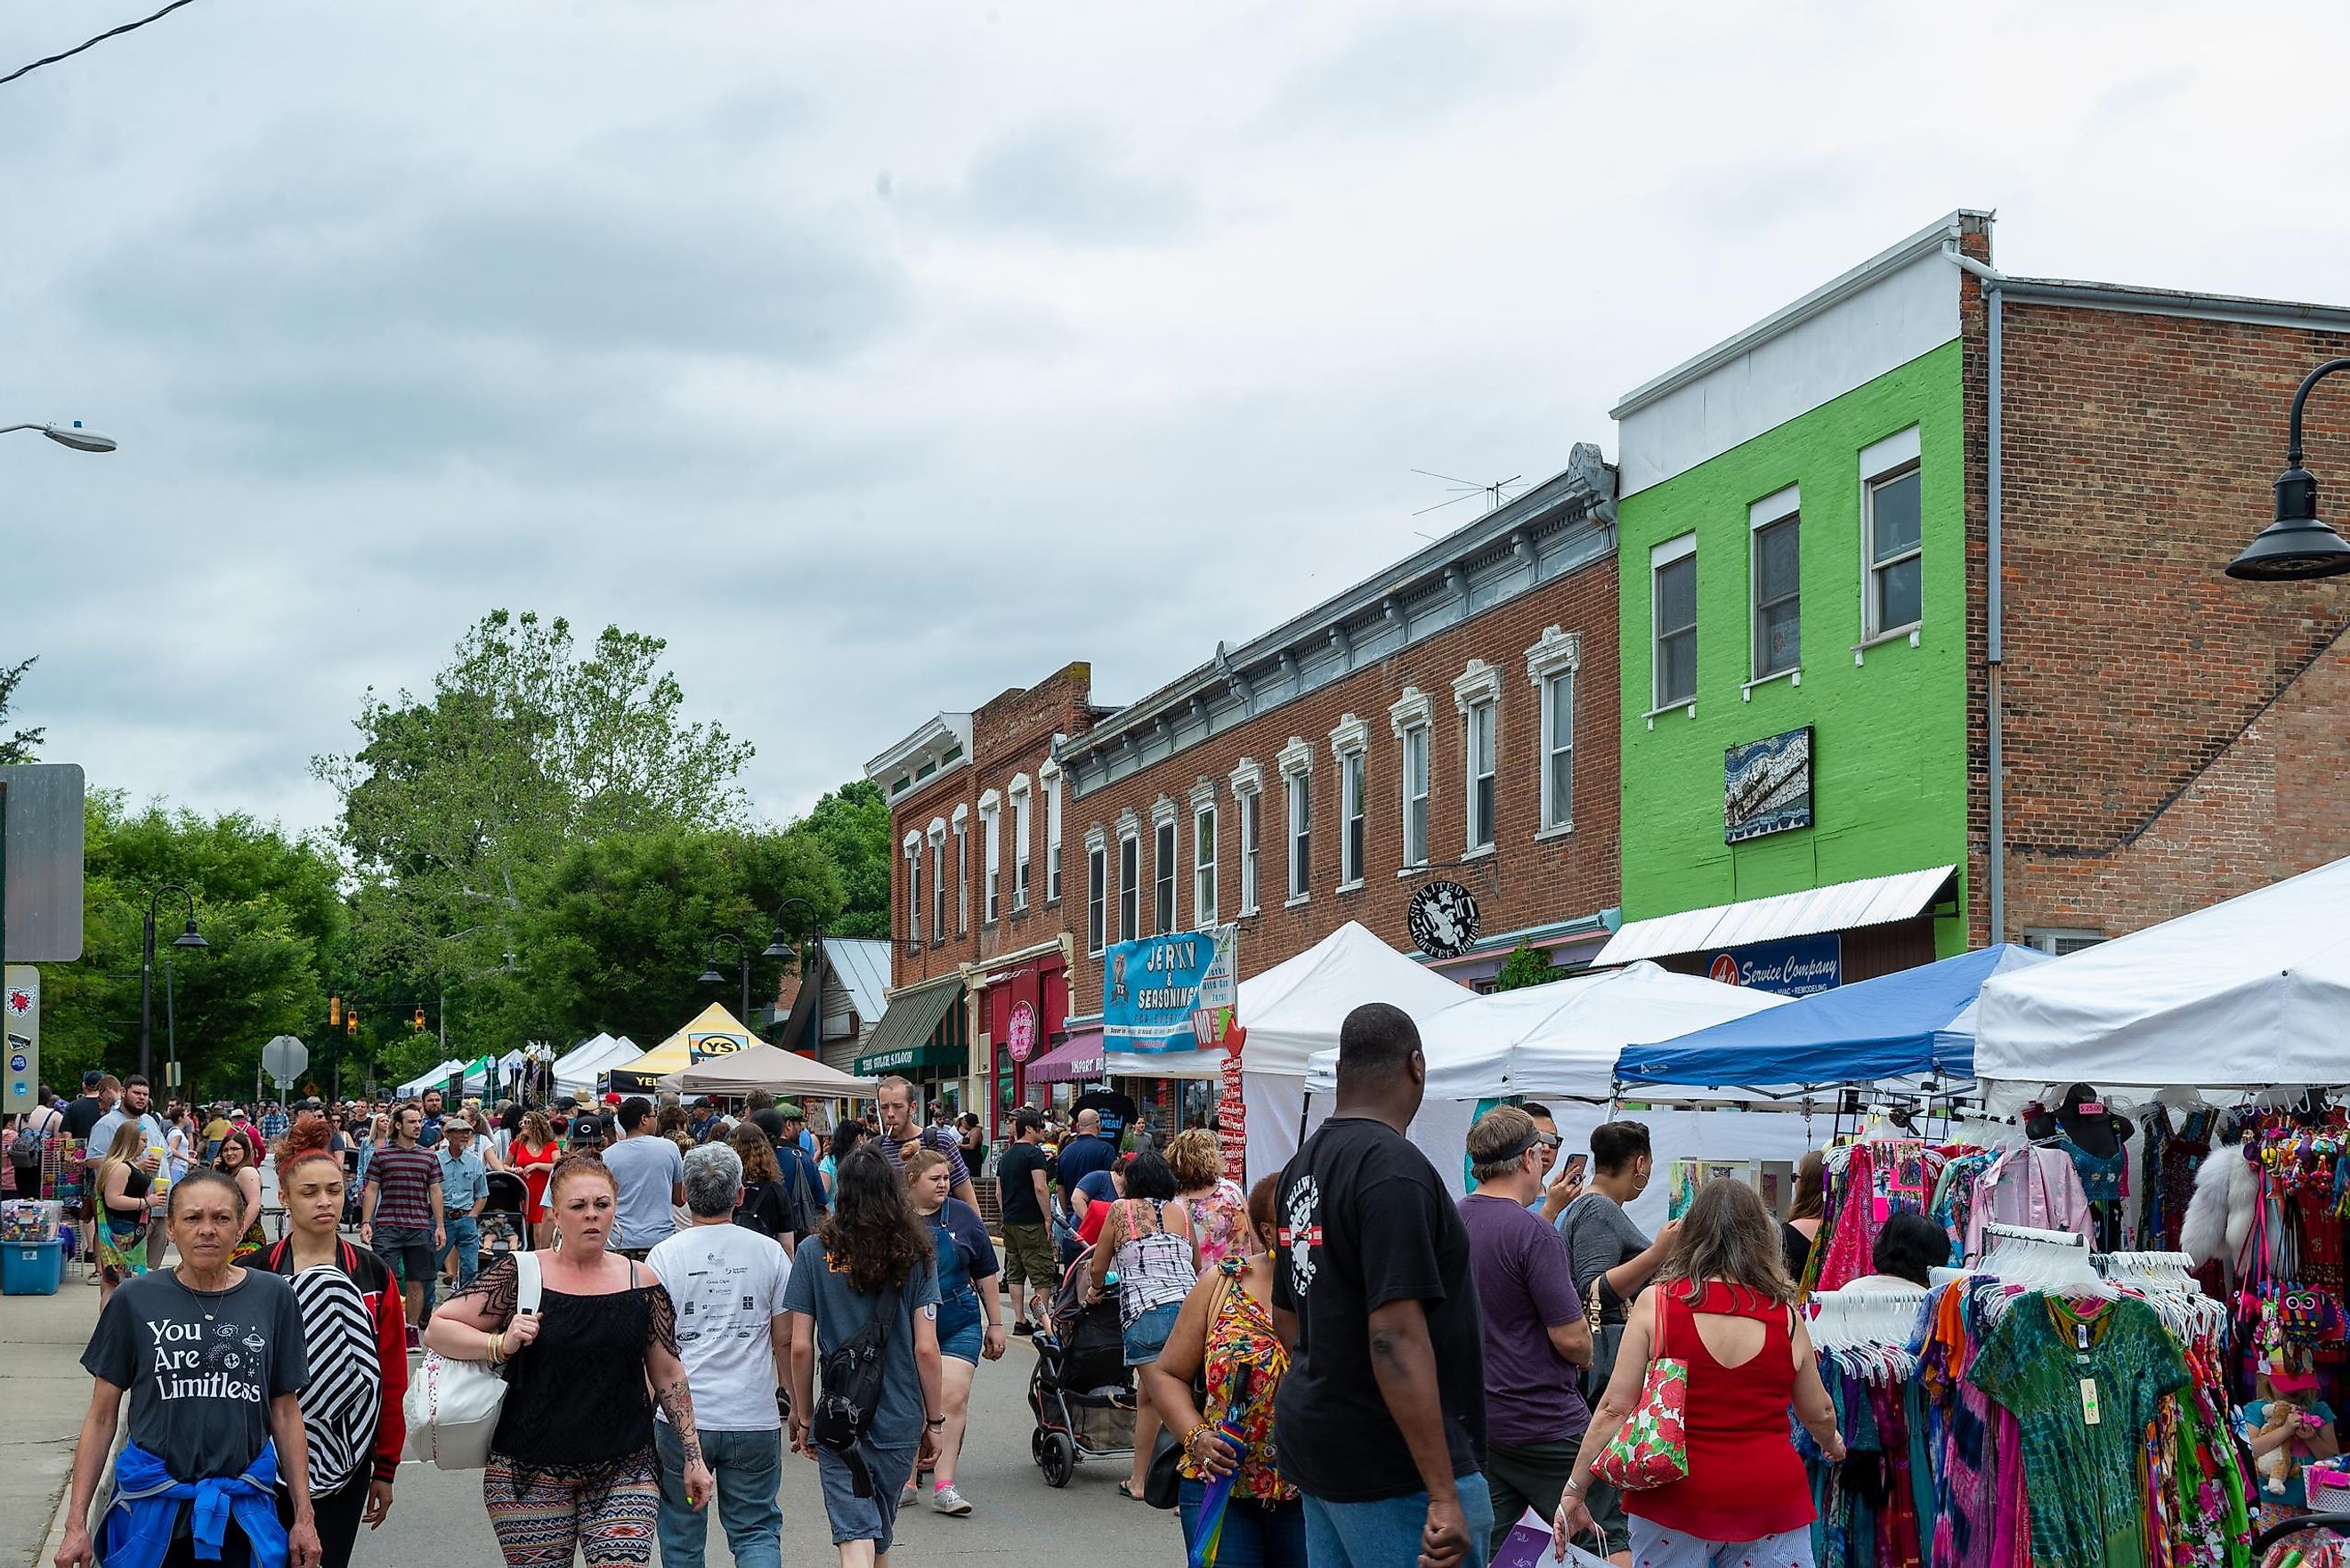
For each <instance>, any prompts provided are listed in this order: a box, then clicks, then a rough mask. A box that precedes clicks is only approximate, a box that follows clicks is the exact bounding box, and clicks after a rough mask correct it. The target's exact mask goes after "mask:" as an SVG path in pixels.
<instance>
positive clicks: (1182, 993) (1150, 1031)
mask: <svg viewBox="0 0 2350 1568" xmlns="http://www.w3.org/2000/svg"><path fill="white" fill-rule="evenodd" d="M1239 957H1240V938H1239V934H1238V931H1237V929H1235V928H1234V927H1232V926H1218V927H1216V928H1215V929H1212V930H1207V931H1179V932H1173V933H1170V934H1169V935H1166V936H1159V937H1141V938H1139V939H1137V940H1134V941H1130V942H1117V943H1114V944H1112V945H1111V947H1110V949H1109V950H1108V951H1107V953H1105V954H1104V955H1103V957H1102V1044H1103V1048H1104V1049H1105V1050H1106V1051H1107V1053H1108V1054H1110V1055H1112V1056H1117V1055H1120V1054H1135V1055H1159V1054H1166V1053H1169V1052H1175V1051H1197V1050H1200V1049H1202V1048H1203V1047H1206V1048H1212V1047H1214V1046H1215V1045H1217V1044H1219V1043H1220V1042H1221V1041H1222V1036H1223V1034H1224V1033H1225V1031H1226V1030H1228V1029H1229V1028H1230V1027H1231V1024H1232V1008H1233V1003H1234V1001H1235V1000H1236V998H1237V996H1238V994H1239V990H1240V987H1239V983H1238V979H1237V976H1238V974H1239Z"/></svg>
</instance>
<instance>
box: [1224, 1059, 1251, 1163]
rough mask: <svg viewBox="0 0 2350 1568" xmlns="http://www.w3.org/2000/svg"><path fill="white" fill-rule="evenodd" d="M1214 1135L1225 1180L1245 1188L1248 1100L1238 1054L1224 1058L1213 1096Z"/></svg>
mask: <svg viewBox="0 0 2350 1568" xmlns="http://www.w3.org/2000/svg"><path fill="white" fill-rule="evenodd" d="M1216 1136H1217V1137H1218V1138H1219V1139H1220V1140H1221V1141H1222V1144H1223V1153H1224V1179H1225V1180H1226V1181H1230V1182H1233V1183H1236V1184H1237V1185H1238V1186H1239V1187H1240V1189H1242V1190H1243V1191H1246V1190H1247V1189H1248V1102H1247V1101H1246V1100H1244V1099H1243V1098H1242V1097H1241V1054H1240V1053H1239V1052H1237V1051H1233V1052H1231V1053H1229V1054H1226V1055H1225V1057H1224V1070H1223V1082H1222V1085H1220V1086H1219V1089H1218V1092H1217V1095H1216Z"/></svg>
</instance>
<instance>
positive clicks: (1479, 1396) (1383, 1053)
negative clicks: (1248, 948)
mask: <svg viewBox="0 0 2350 1568" xmlns="http://www.w3.org/2000/svg"><path fill="white" fill-rule="evenodd" d="M1427 1076H1428V1064H1427V1062H1426V1061H1425V1060H1424V1059H1423V1058H1422V1057H1421V1055H1420V1051H1419V1028H1418V1026H1417V1025H1415V1024H1414V1023H1412V1021H1411V1017H1410V1015H1409V1013H1407V1012H1404V1011H1403V1010H1402V1009H1401V1008H1399V1007H1392V1006H1389V1005H1388V1003H1386V1002H1367V1003H1366V1004H1365V1005H1363V1006H1361V1007H1357V1009H1355V1010H1354V1012H1350V1013H1348V1014H1347V1020H1346V1023H1344V1024H1343V1025H1341V1026H1340V1029H1339V1032H1338V1094H1337V1101H1336V1106H1335V1107H1334V1108H1333V1110H1332V1112H1331V1116H1330V1119H1329V1120H1328V1121H1326V1122H1325V1123H1323V1124H1322V1126H1321V1127H1319V1128H1317V1129H1316V1130H1315V1134H1314V1136H1313V1137H1310V1138H1308V1139H1306V1140H1305V1147H1303V1148H1301V1149H1299V1150H1298V1151H1297V1154H1296V1156H1295V1158H1293V1159H1291V1160H1290V1162H1289V1166H1288V1168H1286V1169H1285V1170H1284V1171H1283V1172H1282V1173H1281V1187H1280V1196H1279V1199H1278V1200H1277V1204H1276V1210H1275V1212H1276V1214H1277V1216H1278V1219H1279V1224H1280V1231H1279V1235H1278V1238H1277V1241H1276V1244H1275V1246H1274V1272H1273V1306H1274V1321H1275V1324H1276V1325H1277V1326H1278V1327H1279V1329H1280V1332H1281V1336H1282V1338H1283V1339H1284V1341H1286V1342H1287V1343H1288V1344H1289V1345H1291V1346H1292V1347H1293V1355H1294V1356H1295V1359H1294V1360H1293V1361H1292V1362H1291V1364H1290V1367H1289V1372H1288V1374H1287V1376H1284V1377H1283V1378H1282V1380H1281V1391H1280V1393H1279V1395H1278V1396H1277V1397H1276V1400H1275V1405H1274V1444H1275V1446H1276V1447H1277V1448H1278V1449H1279V1451H1280V1456H1281V1473H1282V1475H1283V1476H1284V1478H1285V1479H1286V1480H1290V1481H1292V1482H1294V1483H1295V1485H1296V1486H1297V1488H1298V1490H1301V1491H1303V1492H1304V1493H1305V1519H1306V1526H1305V1528H1306V1534H1307V1537H1308V1539H1309V1540H1311V1541H1313V1542H1314V1543H1315V1547H1314V1552H1313V1556H1314V1568H1390V1565H1391V1564H1395V1563H1412V1562H1415V1561H1417V1562H1419V1563H1425V1564H1429V1565H1430V1568H1455V1565H1456V1564H1461V1565H1465V1568H1484V1563H1485V1560H1486V1550H1487V1544H1488V1542H1487V1538H1488V1537H1489V1536H1490V1535H1491V1534H1492V1527H1493V1506H1492V1493H1491V1492H1490V1491H1489V1490H1487V1488H1486V1484H1485V1478H1484V1476H1483V1475H1482V1473H1481V1471H1482V1469H1483V1465H1484V1448H1485V1366H1484V1319H1483V1314H1482V1311H1481V1310H1480V1308H1479V1306H1478V1302H1477V1282H1476V1275H1475V1273H1474V1272H1473V1270H1472V1268H1471V1259H1470V1253H1469V1232H1468V1228H1467V1227H1466V1226H1465V1225H1463V1224H1462V1223H1461V1213H1460V1210H1458V1209H1457V1208H1455V1207H1454V1205H1453V1202H1452V1199H1451V1196H1450V1194H1448V1193H1447V1192H1446V1191H1445V1189H1444V1182H1443V1180H1442V1179H1441V1178H1440V1177H1439V1176H1438V1175H1437V1173H1436V1168H1435V1167H1434V1166H1432V1165H1430V1163H1429V1162H1428V1157H1427V1156H1426V1155H1424V1154H1422V1153H1420V1152H1419V1149H1418V1148H1417V1147H1414V1146H1413V1145H1412V1143H1411V1142H1410V1140H1409V1139H1408V1138H1407V1137H1405V1136H1404V1130H1405V1129H1406V1128H1407V1127H1409V1126H1410V1125H1411V1118H1412V1116H1414V1115H1415V1114H1416V1113H1417V1112H1418V1111H1419V1102H1420V1096H1421V1093H1422V1089H1423V1086H1424V1085H1425V1082H1426V1079H1427ZM1375 1346H1376V1349H1375V1348H1374V1347H1375ZM1512 1522H1513V1523H1514V1522H1515V1521H1512ZM1326 1547H1327V1548H1328V1550H1325V1548H1326ZM1326 1559H1327V1561H1326Z"/></svg>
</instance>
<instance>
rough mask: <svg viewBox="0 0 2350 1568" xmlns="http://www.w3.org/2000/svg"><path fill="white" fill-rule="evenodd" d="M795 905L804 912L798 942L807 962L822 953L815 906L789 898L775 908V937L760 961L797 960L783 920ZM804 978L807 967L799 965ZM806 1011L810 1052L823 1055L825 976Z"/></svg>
mask: <svg viewBox="0 0 2350 1568" xmlns="http://www.w3.org/2000/svg"><path fill="white" fill-rule="evenodd" d="M795 905H796V906H797V907H798V908H800V909H805V910H806V911H807V925H806V930H805V931H804V932H803V933H802V935H801V937H800V940H801V941H802V942H804V943H806V947H807V950H808V956H809V958H811V959H813V958H815V957H816V955H817V954H818V953H819V952H821V951H822V950H823V948H824V928H823V926H822V925H821V924H820V923H819V922H818V920H817V918H816V906H815V905H814V904H811V903H809V902H808V901H807V900H806V898H786V899H785V900H784V901H783V902H782V903H781V904H778V905H777V906H775V937H774V939H773V940H770V941H769V942H768V943H767V950H766V951H765V952H764V953H762V954H761V955H760V956H761V957H762V958H771V959H785V960H789V959H795V958H797V957H798V956H799V955H798V954H797V953H795V952H794V951H793V950H792V944H791V943H789V942H787V941H785V940H784V917H785V915H787V914H789V913H790V912H791V911H792V909H793V907H794V906H795ZM807 974H808V966H807V965H806V964H802V965H801V966H800V978H801V979H802V980H806V978H807ZM808 1007H809V1009H810V1010H811V1015H810V1017H809V1019H808V1033H809V1035H810V1037H811V1038H812V1039H813V1040H814V1042H815V1044H814V1045H813V1046H812V1047H811V1049H812V1050H814V1051H815V1052H816V1053H817V1054H822V1053H823V1051H824V976H823V975H822V974H818V975H817V976H816V991H815V992H814V994H812V995H810V996H809V998H808Z"/></svg>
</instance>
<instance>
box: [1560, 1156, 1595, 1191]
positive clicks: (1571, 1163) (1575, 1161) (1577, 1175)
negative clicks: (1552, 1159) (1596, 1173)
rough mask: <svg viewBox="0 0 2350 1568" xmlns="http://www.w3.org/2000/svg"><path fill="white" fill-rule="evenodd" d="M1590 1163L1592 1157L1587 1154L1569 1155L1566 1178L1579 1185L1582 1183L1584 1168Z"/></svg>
mask: <svg viewBox="0 0 2350 1568" xmlns="http://www.w3.org/2000/svg"><path fill="white" fill-rule="evenodd" d="M1590 1163H1591V1157H1590V1156H1589V1155H1587V1154H1571V1155H1568V1156H1567V1157H1566V1179H1567V1180H1569V1181H1571V1182H1574V1183H1575V1184H1576V1185H1577V1186H1580V1185H1582V1182H1583V1168H1584V1167H1585V1166H1586V1165H1588V1164H1590Z"/></svg>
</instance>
